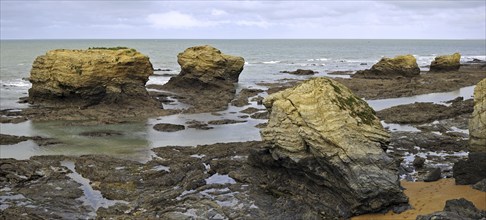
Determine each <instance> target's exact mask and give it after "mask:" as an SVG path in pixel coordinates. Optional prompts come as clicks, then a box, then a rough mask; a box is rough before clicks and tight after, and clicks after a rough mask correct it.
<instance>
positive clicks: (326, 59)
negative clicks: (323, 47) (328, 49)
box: [307, 58, 329, 62]
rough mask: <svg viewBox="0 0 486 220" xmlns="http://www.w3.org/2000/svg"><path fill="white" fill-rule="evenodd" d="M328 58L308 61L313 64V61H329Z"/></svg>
mask: <svg viewBox="0 0 486 220" xmlns="http://www.w3.org/2000/svg"><path fill="white" fill-rule="evenodd" d="M328 60H329V59H328V58H317V59H307V61H309V62H312V61H328Z"/></svg>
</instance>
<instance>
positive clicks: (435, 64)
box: [430, 53, 461, 72]
mask: <svg viewBox="0 0 486 220" xmlns="http://www.w3.org/2000/svg"><path fill="white" fill-rule="evenodd" d="M460 60H461V54H459V53H454V54H452V55H443V56H437V57H435V59H434V61H432V63H431V64H430V72H448V71H457V70H459V67H460V66H461V64H460Z"/></svg>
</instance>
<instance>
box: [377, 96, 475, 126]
mask: <svg viewBox="0 0 486 220" xmlns="http://www.w3.org/2000/svg"><path fill="white" fill-rule="evenodd" d="M473 105H474V104H473V100H472V99H468V100H465V101H462V100H460V99H458V100H453V101H452V103H451V105H449V106H446V105H440V104H434V103H423V102H416V103H414V104H409V105H398V106H394V107H391V108H388V109H384V110H381V111H378V112H377V113H376V115H377V116H378V117H379V118H380V119H382V120H385V122H386V123H398V124H420V123H429V122H433V121H436V120H441V119H446V118H453V117H456V116H458V115H462V114H471V113H472V112H473ZM424 113H426V114H424Z"/></svg>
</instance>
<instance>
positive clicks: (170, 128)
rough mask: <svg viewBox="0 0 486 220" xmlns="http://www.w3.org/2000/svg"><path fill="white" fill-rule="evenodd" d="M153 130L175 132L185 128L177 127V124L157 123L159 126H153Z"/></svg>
mask: <svg viewBox="0 0 486 220" xmlns="http://www.w3.org/2000/svg"><path fill="white" fill-rule="evenodd" d="M153 128H154V130H156V131H162V132H175V131H181V130H184V129H186V126H184V125H178V124H169V123H159V124H156V125H154V127H153Z"/></svg>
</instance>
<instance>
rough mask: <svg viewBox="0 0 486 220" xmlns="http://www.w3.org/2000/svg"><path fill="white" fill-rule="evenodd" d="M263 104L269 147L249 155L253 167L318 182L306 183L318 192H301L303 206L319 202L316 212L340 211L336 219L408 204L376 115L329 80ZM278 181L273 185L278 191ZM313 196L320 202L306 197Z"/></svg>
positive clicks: (318, 80)
mask: <svg viewBox="0 0 486 220" xmlns="http://www.w3.org/2000/svg"><path fill="white" fill-rule="evenodd" d="M264 105H265V106H266V107H267V108H268V109H269V111H270V112H271V113H270V120H269V122H268V125H267V126H266V127H265V128H263V129H262V130H261V135H262V139H263V140H264V141H266V142H267V143H268V144H269V146H268V150H267V151H261V152H258V153H256V154H255V155H254V156H253V158H254V159H253V160H254V161H255V162H254V163H256V164H257V166H269V167H272V166H273V167H275V166H277V167H282V168H283V170H287V172H290V173H291V175H292V174H295V175H296V176H301V177H300V178H304V179H306V180H307V181H309V182H312V184H316V185H312V184H310V185H312V187H311V188H314V187H315V188H314V190H316V189H318V188H320V190H321V191H319V190H316V191H315V192H314V191H313V190H311V191H312V192H302V194H300V195H299V196H301V197H303V198H306V200H305V201H301V202H303V203H308V204H312V205H311V206H313V205H314V204H313V203H319V204H321V205H315V206H316V207H315V208H316V209H320V208H322V206H326V205H327V206H328V207H331V206H332V207H338V208H337V209H336V210H334V211H333V212H332V214H331V216H333V215H334V216H335V217H349V216H352V215H357V214H362V213H367V212H377V211H380V210H385V209H388V208H391V207H393V206H397V205H403V204H406V203H407V198H406V197H405V195H404V194H403V192H402V189H401V188H400V184H399V178H398V175H397V165H396V164H395V162H394V161H393V160H392V159H391V158H389V157H388V156H387V155H386V153H385V152H384V150H383V149H384V148H386V144H387V143H388V139H389V135H388V133H387V132H386V131H385V130H384V129H383V127H382V126H381V124H380V121H379V120H378V118H377V117H376V116H375V114H374V111H373V110H372V109H371V108H370V107H369V106H368V105H367V104H366V102H364V101H363V100H361V99H360V98H358V97H356V96H355V95H354V94H353V93H352V92H351V91H350V90H349V89H348V88H346V87H344V86H343V85H341V84H340V83H337V82H335V81H333V80H330V79H325V78H316V79H311V80H309V81H305V82H304V83H302V84H300V85H298V86H296V87H293V88H290V89H287V90H284V91H282V92H279V93H275V94H272V95H270V96H268V97H267V98H266V99H265V100H264ZM265 158H267V159H265ZM272 158H273V159H272ZM258 164H260V165H258ZM262 164H263V165H262ZM269 172H271V171H269ZM269 175H270V174H269ZM303 176H305V177H303ZM278 182H279V181H275V183H272V184H276V185H278V186H273V187H272V188H274V189H277V191H279V190H278V188H279V187H280V185H279V183H278ZM284 182H288V181H284ZM272 184H271V185H272ZM282 184H284V183H282ZM285 184H288V183H285ZM319 186H320V187H319ZM284 188H285V187H284ZM329 189H332V190H329ZM282 193H284V192H282ZM307 193H316V194H317V195H313V196H310V195H308V194H307ZM284 194H285V193H284ZM297 194H299V193H297ZM319 195H323V196H322V197H321V196H319ZM324 195H327V196H329V195H332V196H331V197H326V196H324ZM293 196H297V195H296V194H294V195H293ZM314 196H315V197H316V198H320V199H316V200H313V199H308V197H314ZM323 198H332V201H331V200H327V201H326V200H325V199H323ZM322 211H324V212H328V211H329V210H327V209H322Z"/></svg>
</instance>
